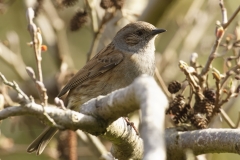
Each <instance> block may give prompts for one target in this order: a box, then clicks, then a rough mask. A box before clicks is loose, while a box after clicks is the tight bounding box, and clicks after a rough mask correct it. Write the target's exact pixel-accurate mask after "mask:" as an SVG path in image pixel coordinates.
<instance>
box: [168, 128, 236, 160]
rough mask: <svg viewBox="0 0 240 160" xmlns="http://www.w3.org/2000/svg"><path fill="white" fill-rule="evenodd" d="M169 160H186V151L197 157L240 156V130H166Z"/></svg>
mask: <svg viewBox="0 0 240 160" xmlns="http://www.w3.org/2000/svg"><path fill="white" fill-rule="evenodd" d="M166 143H167V153H168V155H167V156H168V159H169V160H173V159H178V160H181V159H184V155H185V151H186V149H191V150H192V151H193V153H194V154H195V155H200V154H206V153H224V152H227V153H237V154H240V130H239V129H202V130H196V131H187V132H177V131H176V129H175V128H174V129H173V128H169V129H167V130H166ZM171 153H174V154H171Z"/></svg>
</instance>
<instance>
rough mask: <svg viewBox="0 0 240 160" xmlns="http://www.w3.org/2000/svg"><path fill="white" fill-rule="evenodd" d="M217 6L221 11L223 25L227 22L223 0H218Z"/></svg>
mask: <svg viewBox="0 0 240 160" xmlns="http://www.w3.org/2000/svg"><path fill="white" fill-rule="evenodd" d="M219 6H220V8H221V11H222V25H225V24H226V23H227V22H228V19H227V9H226V8H225V6H224V3H223V0H219Z"/></svg>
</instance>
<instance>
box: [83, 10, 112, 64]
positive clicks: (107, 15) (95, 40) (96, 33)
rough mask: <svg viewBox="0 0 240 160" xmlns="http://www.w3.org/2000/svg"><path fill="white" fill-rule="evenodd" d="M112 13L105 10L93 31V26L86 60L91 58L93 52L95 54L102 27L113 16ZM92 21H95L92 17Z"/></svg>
mask: <svg viewBox="0 0 240 160" xmlns="http://www.w3.org/2000/svg"><path fill="white" fill-rule="evenodd" d="M91 9H92V8H91ZM114 15H115V14H114V12H107V11H105V14H104V16H103V19H102V21H101V24H100V25H99V28H98V30H97V31H94V28H93V32H94V36H93V41H92V44H91V47H90V51H89V52H88V53H87V61H89V60H90V59H91V58H92V56H93V55H94V54H96V52H97V46H98V44H99V39H100V37H101V34H102V32H103V29H104V27H105V25H106V23H107V22H108V21H110V20H111V19H112V18H113V17H114ZM92 23H96V22H94V21H93V19H92Z"/></svg>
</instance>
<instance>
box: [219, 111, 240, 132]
mask: <svg viewBox="0 0 240 160" xmlns="http://www.w3.org/2000/svg"><path fill="white" fill-rule="evenodd" d="M219 110H220V113H221V115H222V117H223V119H224V120H225V121H226V122H227V124H228V125H229V126H230V127H231V128H234V129H236V128H238V126H239V123H240V112H239V113H238V120H237V123H236V124H234V122H233V121H232V120H231V118H230V117H229V116H228V115H227V114H226V112H225V111H224V110H223V109H221V108H220V109H219Z"/></svg>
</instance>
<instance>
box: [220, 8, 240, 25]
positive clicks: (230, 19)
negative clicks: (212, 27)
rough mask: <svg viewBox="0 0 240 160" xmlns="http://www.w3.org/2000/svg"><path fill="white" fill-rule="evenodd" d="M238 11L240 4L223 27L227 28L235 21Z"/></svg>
mask: <svg viewBox="0 0 240 160" xmlns="http://www.w3.org/2000/svg"><path fill="white" fill-rule="evenodd" d="M238 12H240V5H239V6H238V8H237V9H236V11H235V12H234V13H233V15H232V16H231V17H230V18H229V20H228V22H227V23H226V24H224V25H223V28H224V29H226V28H227V27H228V26H229V25H230V23H231V22H232V21H233V19H234V18H235V17H236V16H237V14H238Z"/></svg>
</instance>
